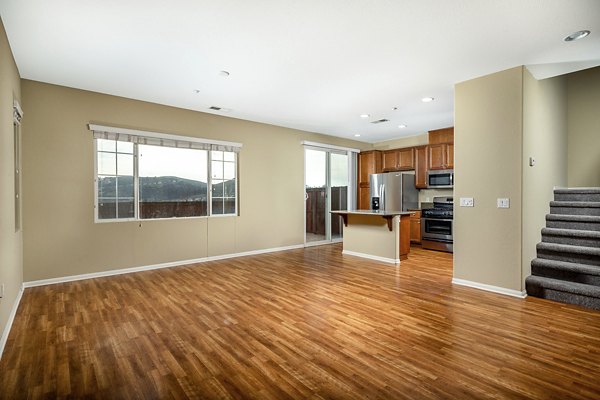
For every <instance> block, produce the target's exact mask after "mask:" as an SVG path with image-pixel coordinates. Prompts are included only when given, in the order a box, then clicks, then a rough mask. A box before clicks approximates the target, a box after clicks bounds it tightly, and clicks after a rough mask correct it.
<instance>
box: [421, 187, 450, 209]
mask: <svg viewBox="0 0 600 400" xmlns="http://www.w3.org/2000/svg"><path fill="white" fill-rule="evenodd" d="M453 195H454V191H453V190H452V189H421V190H419V207H421V203H431V202H432V201H433V198H434V197H435V196H453Z"/></svg>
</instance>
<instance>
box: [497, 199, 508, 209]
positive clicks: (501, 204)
mask: <svg viewBox="0 0 600 400" xmlns="http://www.w3.org/2000/svg"><path fill="white" fill-rule="evenodd" d="M498 208H510V200H509V199H505V198H504V199H500V198H499V199H498Z"/></svg>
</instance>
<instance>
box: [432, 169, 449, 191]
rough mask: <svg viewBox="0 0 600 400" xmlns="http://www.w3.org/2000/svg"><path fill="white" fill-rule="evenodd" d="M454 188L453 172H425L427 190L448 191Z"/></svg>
mask: <svg viewBox="0 0 600 400" xmlns="http://www.w3.org/2000/svg"><path fill="white" fill-rule="evenodd" d="M453 187H454V170H453V169H440V170H437V171H427V188H429V189H450V188H453Z"/></svg>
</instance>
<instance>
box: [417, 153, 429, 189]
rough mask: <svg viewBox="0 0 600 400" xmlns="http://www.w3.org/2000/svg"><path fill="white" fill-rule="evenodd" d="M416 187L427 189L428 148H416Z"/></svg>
mask: <svg viewBox="0 0 600 400" xmlns="http://www.w3.org/2000/svg"><path fill="white" fill-rule="evenodd" d="M415 187H416V188H417V189H426V188H427V146H419V147H415Z"/></svg>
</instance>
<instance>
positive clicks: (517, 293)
mask: <svg viewBox="0 0 600 400" xmlns="http://www.w3.org/2000/svg"><path fill="white" fill-rule="evenodd" d="M452 283H453V284H454V285H460V286H468V287H472V288H475V289H481V290H485V291H488V292H494V293H499V294H504V295H506V296H512V297H518V298H520V299H524V298H525V297H527V292H526V291H522V292H521V291H518V290H513V289H506V288H503V287H499V286H493V285H487V284H485V283H479V282H473V281H467V280H464V279H458V278H452Z"/></svg>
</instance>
